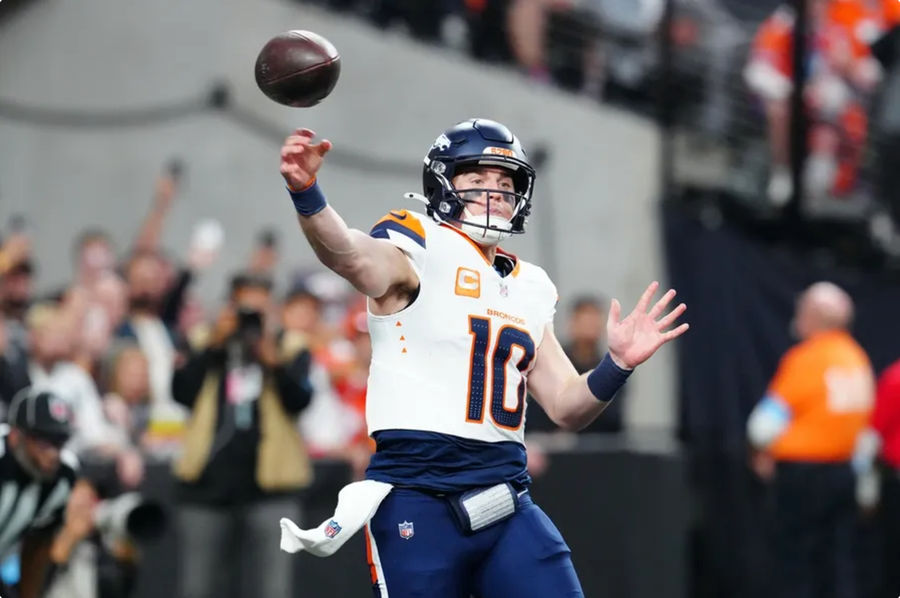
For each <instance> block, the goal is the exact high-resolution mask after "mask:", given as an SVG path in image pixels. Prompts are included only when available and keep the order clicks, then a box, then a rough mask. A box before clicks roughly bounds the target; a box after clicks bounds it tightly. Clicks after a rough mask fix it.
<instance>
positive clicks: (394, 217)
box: [372, 210, 425, 239]
mask: <svg viewBox="0 0 900 598" xmlns="http://www.w3.org/2000/svg"><path fill="white" fill-rule="evenodd" d="M385 222H393V223H396V224H399V225H400V226H402V227H403V228H405V229H407V230H409V231H411V232H413V233H414V234H416V235H418V236H419V237H420V238H422V239H425V227H423V226H422V223H421V222H420V221H419V219H418V218H416V216H415V214H413V213H412V212H410V211H408V210H391V211H390V212H388V213H387V215H386V216H385V217H384V218H382V219H381V220H379V221H378V222H376V223H375V225H374V226H373V227H372V228H373V229H374V228H375V227H377V226H378V225H379V224H383V223H385Z"/></svg>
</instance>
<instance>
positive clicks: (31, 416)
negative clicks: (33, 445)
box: [7, 387, 73, 446]
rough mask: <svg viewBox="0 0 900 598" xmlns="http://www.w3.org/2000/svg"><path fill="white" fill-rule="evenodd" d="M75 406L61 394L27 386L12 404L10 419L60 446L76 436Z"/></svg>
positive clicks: (33, 433)
mask: <svg viewBox="0 0 900 598" xmlns="http://www.w3.org/2000/svg"><path fill="white" fill-rule="evenodd" d="M72 418H73V414H72V408H71V407H70V406H69V404H68V403H67V402H66V401H65V400H64V399H63V398H61V397H59V396H58V395H56V394H54V393H52V392H50V391H47V390H34V389H33V388H32V387H27V388H23V389H22V390H20V391H19V392H18V393H16V395H15V396H14V397H13V400H12V402H10V405H9V413H8V415H7V421H8V423H9V425H10V426H13V427H15V428H18V429H20V430H22V431H23V432H25V433H26V434H28V435H30V436H36V437H38V438H42V439H44V440H47V441H49V442H52V443H53V444H55V445H57V446H62V445H64V444H65V443H66V442H67V441H68V440H69V438H70V437H71V436H72Z"/></svg>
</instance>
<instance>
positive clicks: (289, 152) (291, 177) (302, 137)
mask: <svg viewBox="0 0 900 598" xmlns="http://www.w3.org/2000/svg"><path fill="white" fill-rule="evenodd" d="M315 136H316V133H315V132H314V131H311V130H309V129H297V130H296V131H294V132H293V133H292V134H291V135H290V136H289V137H288V138H287V139H285V140H284V145H283V146H281V176H283V177H284V180H285V182H286V183H287V185H288V187H289V188H290V189H292V190H294V191H299V190H300V189H303V188H304V187H306V186H308V185H309V184H310V182H312V180H313V178H315V176H316V173H317V172H318V171H319V168H320V167H321V166H322V161H323V159H324V158H325V154H327V153H328V151H329V150H330V149H331V142H330V141H328V140H327V139H323V140H322V141H320V142H318V143H313V137H315Z"/></svg>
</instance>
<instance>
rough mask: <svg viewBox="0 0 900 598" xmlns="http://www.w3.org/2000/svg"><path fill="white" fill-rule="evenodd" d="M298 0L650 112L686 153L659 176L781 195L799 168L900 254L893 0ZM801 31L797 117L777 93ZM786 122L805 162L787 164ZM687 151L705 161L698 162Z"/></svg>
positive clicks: (759, 197) (896, 11) (840, 209)
mask: <svg viewBox="0 0 900 598" xmlns="http://www.w3.org/2000/svg"><path fill="white" fill-rule="evenodd" d="M304 1H307V2H310V3H314V4H320V5H325V6H327V7H329V8H331V9H334V10H338V11H342V12H344V13H350V14H356V15H359V16H360V17H362V18H365V19H367V20H368V21H369V22H371V23H373V24H374V25H376V26H378V27H383V28H388V27H391V28H398V29H402V30H405V31H407V32H408V33H409V34H410V35H411V36H413V37H415V38H417V39H421V40H423V41H426V42H429V43H434V44H439V45H442V46H445V47H449V48H452V49H454V50H455V51H459V52H464V53H466V54H468V55H469V56H471V57H472V58H474V59H476V60H481V61H488V62H492V63H501V64H506V65H508V66H509V67H511V68H513V69H515V70H517V71H519V72H520V73H521V74H522V75H523V76H524V77H526V78H527V79H528V80H529V81H531V82H533V83H535V84H547V85H553V86H557V87H560V88H562V89H566V90H569V91H572V92H575V93H578V94H580V95H582V96H585V97H589V98H591V99H593V100H596V101H601V102H604V103H609V104H613V105H615V106H618V107H621V108H623V109H625V110H629V111H635V112H638V113H639V114H642V115H645V116H649V117H652V118H655V119H658V120H659V121H660V122H662V123H664V124H666V126H671V127H674V128H672V129H670V131H672V132H677V135H676V136H681V137H684V138H685V139H686V140H687V142H688V143H689V144H690V145H689V146H688V147H687V148H685V149H686V150H687V151H684V152H680V153H678V152H676V153H674V154H673V155H672V158H671V159H672V160H673V161H674V162H675V163H677V164H682V163H684V164H686V166H685V167H683V168H682V167H680V166H679V167H678V168H677V169H676V170H675V171H673V172H674V176H675V177H676V180H673V181H670V183H676V182H677V183H682V184H683V183H685V182H689V183H691V184H692V185H693V184H698V182H699V184H701V186H702V187H703V188H713V189H716V190H725V191H727V192H729V193H732V194H735V195H736V196H737V197H738V198H739V199H741V200H743V201H744V202H748V201H749V202H750V203H755V204H756V205H757V206H760V207H763V208H775V209H780V208H782V207H783V206H785V205H786V204H787V203H788V202H789V200H791V199H792V197H793V192H794V187H795V185H796V183H797V180H798V177H799V178H800V180H801V184H802V192H803V198H804V199H803V201H804V202H805V205H804V210H805V212H804V213H805V214H807V215H809V216H810V217H815V216H837V217H843V218H846V219H849V220H852V221H854V222H859V221H864V222H867V223H868V222H869V221H871V226H872V227H873V231H872V233H871V234H872V237H873V240H874V241H875V242H876V244H878V245H879V246H881V247H882V248H883V249H886V250H888V251H893V252H896V253H897V254H900V234H898V232H897V231H900V198H898V196H897V194H896V192H895V191H894V190H895V189H896V187H897V180H896V177H897V174H896V173H897V171H898V170H897V169H896V168H895V167H894V163H895V161H896V156H897V155H898V154H900V152H898V151H897V148H898V139H900V108H898V106H900V96H898V94H900V69H898V68H895V66H896V64H897V55H898V52H900V45H898V43H897V36H898V31H900V28H898V24H900V8H898V6H900V5H898V3H897V2H895V1H894V0H761V1H760V2H744V1H741V0H628V1H623V0H436V1H434V2H416V1H411V0H378V1H377V2H360V1H358V0H304ZM798 10H803V11H805V14H804V18H803V23H802V25H803V27H802V29H800V30H798V28H797V27H796V26H795V25H796V21H797V14H796V13H797V12H798ZM801 33H802V36H803V38H804V39H805V40H807V42H806V44H805V54H804V56H803V58H802V61H803V64H804V68H803V70H802V76H803V79H804V89H803V92H802V99H803V108H802V115H803V117H802V120H803V126H802V127H800V128H799V129H798V128H792V121H793V120H797V119H793V118H792V117H791V115H792V112H793V111H794V110H796V109H797V107H796V106H795V105H793V104H792V102H791V100H792V90H793V88H794V87H795V79H796V75H795V69H794V61H795V59H796V57H795V56H794V52H793V47H794V37H795V35H798V34H801ZM797 136H802V137H803V138H804V145H805V150H804V152H803V155H804V161H805V166H804V167H803V168H802V173H800V174H798V175H794V174H793V173H792V168H793V166H792V164H793V163H792V149H791V148H792V146H794V147H796V146H797V139H796V137H797ZM792 137H793V139H792ZM709 151H714V152H715V156H716V157H715V158H713V159H709V154H708V153H704V152H709ZM691 161H694V162H695V163H697V162H699V163H703V164H704V166H706V169H705V170H702V171H701V172H700V173H699V174H698V173H697V172H695V171H697V168H696V164H689V162H691ZM719 164H722V166H721V167H719V166H717V165H719ZM710 168H713V169H716V170H715V173H716V174H715V175H714V176H712V179H711V178H710V176H711V175H710V174H709V169H710Z"/></svg>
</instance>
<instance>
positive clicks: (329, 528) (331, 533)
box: [325, 519, 341, 538]
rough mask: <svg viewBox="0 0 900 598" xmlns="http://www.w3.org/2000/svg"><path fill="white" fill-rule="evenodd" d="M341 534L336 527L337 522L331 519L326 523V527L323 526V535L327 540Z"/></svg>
mask: <svg viewBox="0 0 900 598" xmlns="http://www.w3.org/2000/svg"><path fill="white" fill-rule="evenodd" d="M340 532H341V526H340V525H338V522H337V521H335V520H334V519H332V520H331V521H329V522H328V525H326V526H325V535H326V536H328V537H329V538H333V537H335V536H336V535H338V534H339V533H340Z"/></svg>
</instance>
